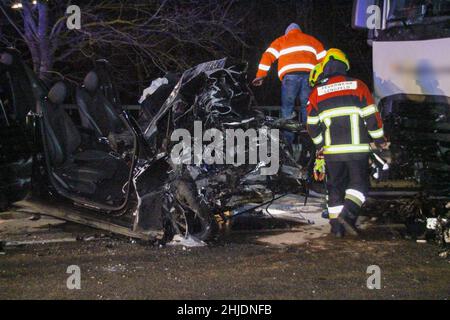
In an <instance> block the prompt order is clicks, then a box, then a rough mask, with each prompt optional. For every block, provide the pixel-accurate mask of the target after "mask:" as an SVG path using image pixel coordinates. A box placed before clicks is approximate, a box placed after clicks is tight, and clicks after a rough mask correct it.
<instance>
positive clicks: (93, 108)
mask: <svg viewBox="0 0 450 320" xmlns="http://www.w3.org/2000/svg"><path fill="white" fill-rule="evenodd" d="M76 100H77V105H78V108H79V112H80V118H81V124H82V126H83V127H84V128H88V129H90V130H93V131H94V132H95V134H96V135H97V136H98V137H104V138H108V141H109V142H110V146H111V147H112V148H113V150H114V151H117V152H120V151H119V149H120V147H119V146H131V145H132V144H133V135H132V133H131V132H130V131H129V130H128V129H127V128H126V126H125V125H124V123H123V122H122V120H121V119H120V117H119V112H118V110H117V109H116V107H115V106H114V104H113V103H111V102H110V101H109V100H108V99H107V98H106V97H105V96H104V94H103V92H102V90H101V88H100V80H99V76H98V74H97V73H96V72H95V71H90V72H89V73H88V74H87V75H86V77H85V78H84V81H83V86H81V87H79V88H77V93H76Z"/></svg>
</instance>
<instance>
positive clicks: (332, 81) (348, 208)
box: [307, 49, 387, 237]
mask: <svg viewBox="0 0 450 320" xmlns="http://www.w3.org/2000/svg"><path fill="white" fill-rule="evenodd" d="M319 69H320V71H321V72H322V74H321V75H320V78H319V82H318V83H316V86H315V87H314V89H313V91H312V92H311V95H310V97H309V101H308V108H307V109H308V120H307V124H308V132H309V134H310V136H311V138H312V140H313V142H314V144H315V145H316V148H317V150H319V151H318V154H323V155H324V157H325V162H326V168H327V170H326V171H327V191H328V201H327V202H328V203H327V205H328V214H329V218H330V224H331V228H332V230H331V231H332V232H333V233H334V234H335V235H336V236H338V237H341V236H343V235H344V234H345V233H348V234H352V235H357V230H356V227H355V222H356V218H357V217H358V214H359V211H360V208H361V206H362V205H363V204H364V202H365V201H366V196H367V192H368V189H369V168H368V166H369V153H370V152H371V149H370V143H371V142H374V143H375V144H376V145H378V146H379V147H381V148H387V144H386V142H385V141H386V140H385V137H384V131H383V122H382V120H381V116H380V113H379V112H378V108H377V106H376V105H375V102H374V99H373V97H372V95H371V93H370V91H369V89H368V88H367V86H366V85H365V84H364V83H363V82H362V81H361V80H358V79H355V78H352V77H349V76H348V75H347V72H348V70H349V69H350V63H349V61H348V59H347V57H346V55H345V54H344V53H343V52H342V51H341V50H338V49H330V50H329V51H328V52H327V54H326V56H325V58H324V60H323V62H322V65H321V67H320V68H319Z"/></svg>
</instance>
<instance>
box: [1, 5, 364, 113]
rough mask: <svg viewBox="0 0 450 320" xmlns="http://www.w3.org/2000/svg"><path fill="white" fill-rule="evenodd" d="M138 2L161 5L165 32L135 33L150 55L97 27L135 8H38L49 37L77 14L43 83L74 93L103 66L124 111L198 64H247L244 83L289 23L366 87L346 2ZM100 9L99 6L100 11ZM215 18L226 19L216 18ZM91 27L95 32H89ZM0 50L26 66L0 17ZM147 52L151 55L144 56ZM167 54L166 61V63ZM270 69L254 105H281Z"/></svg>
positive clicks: (17, 17) (16, 16)
mask: <svg viewBox="0 0 450 320" xmlns="http://www.w3.org/2000/svg"><path fill="white" fill-rule="evenodd" d="M1 1H2V3H3V4H4V5H5V6H4V8H6V9H7V10H9V11H8V12H9V14H10V17H11V19H12V20H14V21H15V22H16V23H17V25H18V26H19V27H22V28H24V21H25V18H24V16H23V10H22V11H21V10H11V9H10V6H11V3H12V2H13V0H1ZM22 1H26V0H22ZM28 1H30V0H28ZM39 1H41V0H39ZM139 1H140V4H141V5H142V4H144V6H146V5H147V6H148V11H149V12H154V11H156V10H157V8H158V6H159V5H161V3H163V2H164V3H165V7H164V9H165V10H166V11H163V12H162V14H161V16H162V18H163V20H162V21H163V22H162V23H161V28H164V32H166V33H164V32H160V34H158V32H159V30H158V29H157V28H158V23H159V22H158V23H156V24H154V28H155V29H154V30H156V32H155V31H152V30H148V36H147V34H146V33H147V30H146V29H145V28H143V29H142V30H139V31H136V34H137V35H139V43H140V44H153V43H154V47H153V48H150V49H148V48H140V46H139V43H138V44H136V43H134V44H133V43H132V42H131V41H130V42H129V43H127V41H126V38H125V40H124V38H119V37H117V36H116V35H115V34H111V35H109V34H107V33H105V30H108V28H109V25H106V24H104V22H105V21H108V19H110V20H112V19H116V15H117V11H118V9H116V8H115V7H114V4H116V3H117V4H120V5H122V6H123V7H125V8H127V7H129V8H131V7H133V6H137V5H136V3H137V1H136V2H135V1H123V0H122V1H121V0H118V1H111V0H105V1H68V0H50V1H48V2H45V4H46V5H48V8H49V12H50V14H49V15H50V20H51V21H50V22H51V23H50V27H49V29H51V28H52V23H54V22H55V21H56V20H57V19H58V18H60V17H61V16H64V11H65V8H67V5H68V4H77V5H79V6H80V7H81V10H82V32H75V31H70V32H67V31H66V32H65V33H62V34H61V36H60V39H59V41H60V43H59V44H58V47H57V50H56V51H55V53H54V55H55V59H54V60H55V61H54V63H53V64H52V65H51V67H50V71H51V72H49V73H47V74H46V75H45V78H46V79H45V80H46V81H47V82H50V83H51V82H54V81H56V80H59V79H61V78H63V79H65V80H67V81H68V82H69V83H71V84H72V85H74V86H75V85H76V84H77V83H78V84H79V83H80V82H81V80H82V79H83V76H84V75H85V74H86V73H87V72H88V71H89V70H90V69H91V68H92V66H93V63H94V61H95V60H96V59H99V58H105V59H107V60H109V61H110V62H111V65H112V67H113V73H114V79H115V81H116V82H117V87H118V89H119V91H120V94H121V98H122V101H123V102H124V103H126V104H137V100H138V98H139V96H140V94H141V92H142V90H143V89H144V88H146V87H147V86H148V85H149V84H150V82H151V80H152V79H155V78H157V77H160V76H162V75H164V73H165V72H166V71H179V72H181V71H183V70H185V69H186V68H188V67H191V66H194V65H196V64H198V63H201V62H204V61H208V60H213V59H218V58H222V57H230V58H233V59H234V60H243V61H247V62H248V64H249V72H248V77H249V81H251V80H252V79H253V78H254V76H255V73H256V68H257V66H258V64H259V59H260V57H261V54H262V53H263V52H264V51H265V50H266V48H267V47H268V46H269V45H270V43H271V42H272V41H273V40H274V39H276V38H277V37H279V36H281V35H283V34H284V31H285V29H286V27H287V26H288V25H289V24H290V23H291V22H296V23H298V24H299V25H300V26H301V27H302V29H303V31H304V32H306V33H309V34H311V35H313V36H315V37H317V38H318V39H319V40H321V41H322V42H323V43H324V45H325V47H326V48H331V47H337V48H340V49H342V50H343V51H344V52H346V53H347V54H348V56H349V58H350V62H351V65H352V71H351V74H352V75H353V76H355V77H358V78H360V79H362V80H364V81H365V82H367V83H368V85H369V86H370V85H371V82H372V80H371V78H372V71H371V70H372V68H371V66H372V61H371V49H370V47H369V46H368V45H367V41H366V37H367V34H366V32H364V31H356V30H353V29H352V28H351V21H352V7H353V1H351V0H334V1H325V0H235V1H231V0H199V1H196V0H177V1H175V0H166V1H163V0H148V1H144V0H139ZM103 3H106V5H105V6H103V7H102V4H103ZM111 4H112V5H113V6H111ZM197 8H199V9H198V10H199V12H200V11H201V10H203V11H202V13H200V14H199V16H198V17H197V16H196V17H193V16H192V12H196V10H197ZM33 10H34V11H35V12H34V14H35V16H36V17H35V20H38V19H39V18H38V16H39V14H38V12H37V11H38V10H37V9H33ZM123 12H124V13H123V15H122V16H121V18H122V19H123V20H127V19H129V20H131V19H133V18H135V17H134V15H135V14H136V13H135V12H134V11H133V10H129V11H127V10H124V11H123ZM174 12H176V14H175V13H174ZM222 15H223V16H224V17H226V18H222ZM166 16H167V17H168V18H169V19H177V20H176V22H175V23H172V22H167V21H168V20H169V19H167V21H164V18H165V17H166ZM52 19H53V20H52ZM197 20H201V21H197ZM93 22H94V23H98V24H99V25H98V26H95V27H90V28H88V25H89V24H92V23H93ZM195 23H197V24H195ZM191 24H192V25H191ZM217 25H220V28H221V29H220V30H222V31H217V29H218V27H217ZM114 27H116V28H123V29H121V32H122V30H123V31H124V32H129V33H134V30H137V29H133V27H130V28H129V29H126V25H125V26H124V25H123V24H119V25H117V26H115V25H114ZM210 28H211V32H209V29H210ZM86 30H87V31H88V32H86ZM161 30H162V29H161ZM213 30H214V31H213ZM223 30H230V32H229V33H227V32H223ZM152 32H153V33H152ZM86 34H88V35H86ZM155 34H157V35H156V36H155ZM208 37H209V38H208ZM185 40H186V41H185ZM0 42H3V45H5V46H6V45H9V46H14V47H16V48H17V49H19V50H20V51H21V52H22V53H23V57H24V59H25V60H26V61H27V62H28V63H29V64H30V65H32V62H33V60H32V58H31V55H30V50H29V44H28V45H27V43H26V41H23V40H22V39H21V38H20V37H19V36H18V33H17V31H16V28H13V27H12V26H11V23H10V22H9V21H8V20H7V19H5V17H4V16H2V14H1V13H0ZM36 43H37V44H38V45H39V44H40V43H42V41H41V40H39V39H38V40H36ZM0 45H1V44H0ZM147 49H148V51H147V52H149V53H150V54H146V52H145V50H147ZM166 53H167V54H168V55H170V58H169V57H166V56H165V55H166ZM36 69H38V68H36V67H35V71H36ZM276 69H277V68H276V66H274V67H273V68H272V70H271V72H270V74H269V78H268V79H267V81H266V82H265V84H264V85H263V87H260V88H256V89H255V90H254V92H255V95H256V98H257V101H258V103H259V104H260V105H279V104H280V81H279V80H278V77H277V74H276Z"/></svg>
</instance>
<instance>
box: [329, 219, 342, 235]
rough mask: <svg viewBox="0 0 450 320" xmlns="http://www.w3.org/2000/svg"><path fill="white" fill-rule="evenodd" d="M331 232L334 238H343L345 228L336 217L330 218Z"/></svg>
mask: <svg viewBox="0 0 450 320" xmlns="http://www.w3.org/2000/svg"><path fill="white" fill-rule="evenodd" d="M330 225H331V233H332V234H334V236H335V237H336V238H343V237H344V236H345V229H344V227H343V226H342V224H341V223H339V221H338V220H337V219H330Z"/></svg>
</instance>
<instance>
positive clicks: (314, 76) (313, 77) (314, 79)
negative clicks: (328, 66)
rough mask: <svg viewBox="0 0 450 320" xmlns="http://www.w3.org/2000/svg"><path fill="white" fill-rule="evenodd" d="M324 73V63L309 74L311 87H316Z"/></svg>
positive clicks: (317, 65) (319, 64)
mask: <svg viewBox="0 0 450 320" xmlns="http://www.w3.org/2000/svg"><path fill="white" fill-rule="evenodd" d="M322 72H323V64H322V63H318V64H316V66H315V67H314V69H312V70H311V72H310V73H309V85H310V86H311V88H313V87H314V86H315V85H316V83H317V80H318V79H319V76H320V75H321V74H322Z"/></svg>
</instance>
